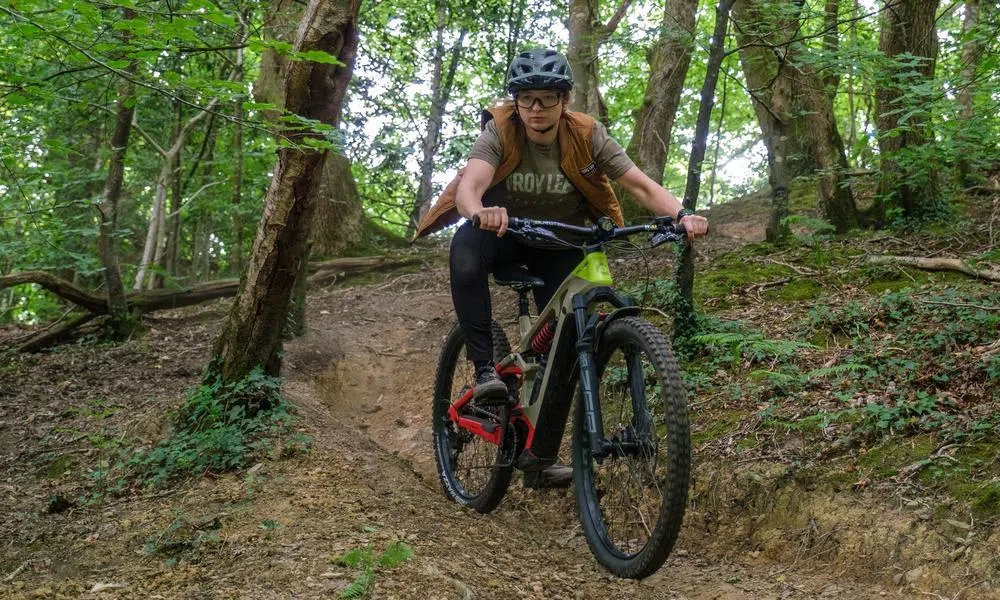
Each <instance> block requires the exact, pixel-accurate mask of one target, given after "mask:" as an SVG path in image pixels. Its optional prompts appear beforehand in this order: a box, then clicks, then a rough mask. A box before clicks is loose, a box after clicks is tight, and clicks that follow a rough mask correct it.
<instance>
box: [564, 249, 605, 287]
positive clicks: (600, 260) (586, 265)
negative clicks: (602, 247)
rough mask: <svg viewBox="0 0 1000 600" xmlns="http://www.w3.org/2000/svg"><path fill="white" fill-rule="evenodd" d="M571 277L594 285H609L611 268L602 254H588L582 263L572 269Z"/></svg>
mask: <svg viewBox="0 0 1000 600" xmlns="http://www.w3.org/2000/svg"><path fill="white" fill-rule="evenodd" d="M573 275H575V276H577V277H579V278H580V279H583V280H585V281H589V282H590V283H593V284H594V285H611V284H612V281H611V268H610V267H609V266H608V256H607V255H606V254H605V253H603V252H589V253H587V254H586V255H585V256H584V257H583V262H581V263H580V264H579V265H577V266H576V268H575V269H573Z"/></svg>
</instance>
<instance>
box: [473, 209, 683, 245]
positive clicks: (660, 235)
mask: <svg viewBox="0 0 1000 600" xmlns="http://www.w3.org/2000/svg"><path fill="white" fill-rule="evenodd" d="M472 226H473V227H475V228H477V229H478V228H479V216H478V215H475V216H473V217H472ZM507 231H508V232H509V233H512V234H514V235H517V236H521V237H525V238H527V239H531V240H535V241H551V242H556V243H561V244H563V245H567V246H580V245H581V244H573V243H571V242H568V241H566V240H563V239H561V238H560V237H559V236H558V235H556V234H555V231H561V232H565V233H570V234H575V235H580V236H584V237H585V238H586V240H587V241H586V242H585V244H584V245H593V244H603V243H604V242H608V241H611V240H616V239H623V238H627V237H629V236H631V235H635V234H637V233H644V232H645V233H652V234H653V235H652V236H651V237H650V238H649V244H650V247H653V248H655V247H656V246H659V245H661V244H664V243H666V242H679V241H683V240H686V239H687V230H685V229H684V226H683V225H681V224H680V223H674V220H673V218H671V217H654V218H653V219H652V220H651V221H650V222H649V223H642V224H639V225H628V226H625V227H618V226H617V225H615V224H614V222H613V221H612V220H611V219H609V218H607V217H602V218H601V219H600V220H599V222H598V224H597V225H585V226H580V225H571V224H569V223H562V222H560V221H541V220H535V219H522V218H520V217H510V218H509V219H508V221H507Z"/></svg>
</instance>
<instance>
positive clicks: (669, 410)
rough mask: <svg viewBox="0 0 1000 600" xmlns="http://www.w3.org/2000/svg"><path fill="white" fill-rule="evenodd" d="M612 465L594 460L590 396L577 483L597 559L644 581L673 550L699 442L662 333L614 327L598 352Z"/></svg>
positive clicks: (632, 323) (577, 429)
mask: <svg viewBox="0 0 1000 600" xmlns="http://www.w3.org/2000/svg"><path fill="white" fill-rule="evenodd" d="M594 362H595V368H596V370H597V374H598V375H597V377H598V394H599V395H598V400H599V402H600V406H601V420H602V421H603V423H602V427H603V431H604V438H605V440H606V441H607V442H608V446H607V447H606V448H607V451H606V454H607V455H606V456H604V457H602V458H600V459H598V458H595V457H594V456H593V454H592V453H591V451H590V444H589V441H588V435H587V431H586V426H585V420H584V419H585V417H584V406H583V404H584V403H583V399H582V397H581V395H579V394H578V396H577V406H576V413H575V419H574V427H573V463H574V467H575V468H574V472H573V484H574V487H575V491H576V497H577V506H578V508H579V512H580V522H581V524H582V526H583V532H584V535H585V536H586V538H587V543H588V544H589V545H590V549H591V551H592V552H593V553H594V556H595V557H596V558H597V560H598V561H599V562H600V563H601V564H602V565H604V567H606V568H607V569H608V570H609V571H611V572H612V573H614V574H615V575H617V576H619V577H628V578H634V579H641V578H643V577H646V576H648V575H651V574H652V573H654V572H656V570H657V569H659V568H660V567H661V566H662V565H663V563H664V561H665V560H666V559H667V555H668V554H670V551H671V549H673V546H674V543H675V542H676V541H677V534H678V532H679V531H680V527H681V522H682V521H683V518H684V508H685V505H686V504H687V496H688V479H689V473H690V465H691V434H690V429H689V425H688V417H687V400H686V398H685V393H684V387H683V385H682V383H681V376H680V370H679V369H678V367H677V363H676V361H675V360H674V358H673V356H672V355H671V352H670V346H669V344H668V343H667V340H666V339H665V338H664V337H663V334H662V333H660V331H659V330H657V329H656V328H655V327H653V326H652V325H651V324H650V323H648V322H647V321H644V320H642V319H638V318H635V317H625V318H622V319H620V320H615V321H613V322H611V323H610V324H608V326H607V329H606V330H605V331H604V334H603V335H602V336H601V339H600V342H599V345H598V348H597V351H596V353H595V361H594Z"/></svg>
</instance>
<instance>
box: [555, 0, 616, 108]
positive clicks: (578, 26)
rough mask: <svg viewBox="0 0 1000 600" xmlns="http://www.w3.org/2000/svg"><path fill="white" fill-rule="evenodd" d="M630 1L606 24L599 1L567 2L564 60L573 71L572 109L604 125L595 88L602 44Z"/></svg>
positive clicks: (598, 91) (597, 89)
mask: <svg viewBox="0 0 1000 600" xmlns="http://www.w3.org/2000/svg"><path fill="white" fill-rule="evenodd" d="M630 4H632V0H622V2H621V5H619V7H618V10H617V11H615V14H614V16H613V17H611V20H610V21H608V23H607V24H606V25H604V24H602V23H601V20H600V14H599V10H598V8H599V0H570V3H569V51H568V52H567V53H566V59H567V60H568V61H569V66H570V68H571V69H572V70H573V79H574V81H575V83H574V86H573V87H574V92H573V104H572V106H571V108H572V109H573V110H575V111H579V112H585V113H587V114H589V115H591V116H593V117H595V118H597V119H599V120H600V121H602V122H604V123H605V124H607V122H608V107H607V106H606V105H605V104H604V99H603V98H602V97H601V90H600V89H599V88H598V84H599V83H600V78H599V77H598V72H599V69H598V67H599V64H598V56H599V54H600V49H601V44H603V43H604V41H605V40H606V39H607V38H608V37H609V36H610V35H611V34H612V33H614V31H615V29H617V28H618V24H619V23H620V22H621V20H622V19H623V18H624V17H625V13H626V12H627V11H628V7H629V5H630Z"/></svg>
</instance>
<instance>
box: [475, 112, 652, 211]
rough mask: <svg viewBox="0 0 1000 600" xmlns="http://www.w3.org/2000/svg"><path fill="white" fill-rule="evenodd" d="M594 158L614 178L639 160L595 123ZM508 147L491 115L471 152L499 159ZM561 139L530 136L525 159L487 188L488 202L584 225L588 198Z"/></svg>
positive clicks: (493, 162) (489, 159)
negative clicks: (570, 170)
mask: <svg viewBox="0 0 1000 600" xmlns="http://www.w3.org/2000/svg"><path fill="white" fill-rule="evenodd" d="M593 141H594V143H593V158H594V163H595V164H596V165H597V168H598V169H600V170H601V171H603V172H604V173H605V174H606V175H607V176H608V177H609V178H610V179H612V180H614V179H617V178H619V177H621V176H622V175H624V174H625V172H626V171H628V170H629V169H631V168H632V167H634V166H635V164H634V163H633V162H632V160H631V159H630V158H629V157H628V155H626V154H625V150H623V149H622V147H621V146H620V145H619V144H618V142H616V141H615V140H613V139H612V138H611V136H609V135H608V132H607V130H605V128H604V126H603V125H601V124H600V123H595V124H594V137H593ZM502 156H503V151H502V149H501V148H500V136H499V134H498V133H497V127H496V123H494V122H493V121H490V122H489V123H487V124H486V128H485V129H483V132H482V133H481V134H480V135H479V139H477V140H476V143H475V144H474V145H473V147H472V152H471V153H470V154H469V158H478V159H480V160H484V161H486V162H488V163H490V164H491V165H493V166H494V167H497V166H499V165H500V162H501V160H502ZM560 158H561V155H560V152H559V143H558V142H555V143H553V144H550V145H542V144H536V143H534V142H532V141H531V140H529V139H525V147H524V151H523V152H522V155H521V164H519V165H518V166H517V168H516V169H514V172H513V173H511V174H510V175H508V176H507V179H505V180H504V181H503V182H501V183H499V184H497V185H496V186H495V187H493V188H492V189H490V190H489V191H487V192H486V196H485V197H484V198H483V206H503V207H505V208H506V209H507V212H508V213H509V214H510V216H512V217H523V218H529V219H550V220H555V221H563V222H565V223H573V224H576V225H583V224H584V223H585V222H586V213H585V211H584V206H585V205H586V202H587V200H586V198H584V196H583V194H582V193H581V192H580V191H579V190H578V189H576V188H575V187H574V186H573V184H572V182H570V180H569V179H567V177H566V175H565V174H564V173H563V172H562V169H560V168H559V163H560Z"/></svg>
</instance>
